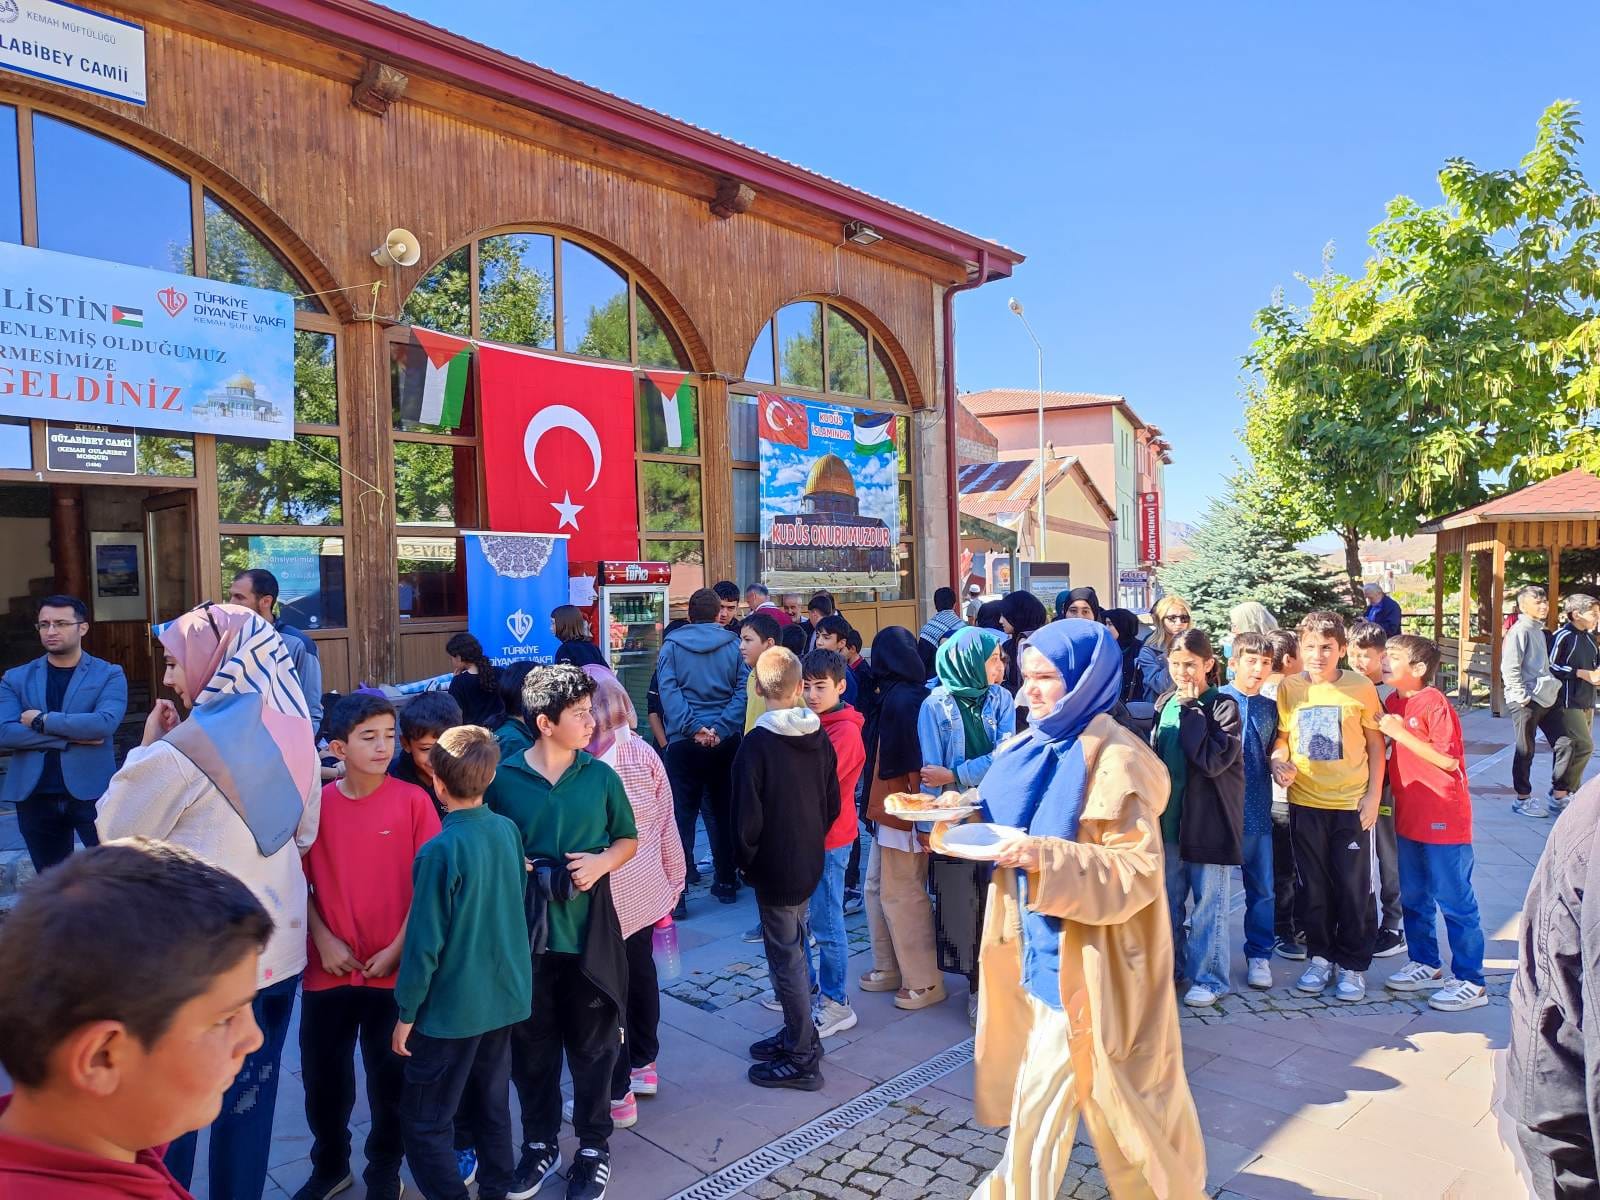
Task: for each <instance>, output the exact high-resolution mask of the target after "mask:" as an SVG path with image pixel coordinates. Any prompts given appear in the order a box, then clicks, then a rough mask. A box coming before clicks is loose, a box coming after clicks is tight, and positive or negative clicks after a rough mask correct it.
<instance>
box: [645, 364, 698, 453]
mask: <svg viewBox="0 0 1600 1200" xmlns="http://www.w3.org/2000/svg"><path fill="white" fill-rule="evenodd" d="M638 429H639V449H640V450H641V451H643V452H644V453H645V454H688V455H697V454H699V453H700V399H699V396H698V394H697V391H696V389H695V387H694V385H693V384H691V383H689V382H688V381H687V380H685V381H684V384H683V386H681V387H680V388H679V389H678V392H677V394H676V395H674V396H663V395H662V394H661V389H660V388H658V387H656V385H655V384H654V383H653V382H651V381H650V380H648V379H641V380H640V381H639V421H638Z"/></svg>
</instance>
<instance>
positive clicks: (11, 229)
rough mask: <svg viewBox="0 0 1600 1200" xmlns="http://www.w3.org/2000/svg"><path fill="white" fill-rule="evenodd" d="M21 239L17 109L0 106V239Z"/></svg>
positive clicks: (20, 180)
mask: <svg viewBox="0 0 1600 1200" xmlns="http://www.w3.org/2000/svg"><path fill="white" fill-rule="evenodd" d="M21 240H22V173H21V170H20V168H19V167H18V164H17V110H16V109H14V108H8V107H6V106H5V105H0V242H20V241H21Z"/></svg>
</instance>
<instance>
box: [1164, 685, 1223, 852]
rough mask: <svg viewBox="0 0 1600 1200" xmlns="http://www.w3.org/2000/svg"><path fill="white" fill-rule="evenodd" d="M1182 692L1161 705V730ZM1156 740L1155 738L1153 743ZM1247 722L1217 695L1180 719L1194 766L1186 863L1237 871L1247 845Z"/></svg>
mask: <svg viewBox="0 0 1600 1200" xmlns="http://www.w3.org/2000/svg"><path fill="white" fill-rule="evenodd" d="M1176 695H1177V693H1176V692H1168V693H1166V694H1165V695H1164V696H1162V697H1161V698H1160V699H1159V700H1157V701H1156V723H1155V727H1154V728H1156V729H1159V728H1160V726H1161V714H1162V712H1163V711H1164V710H1165V709H1166V707H1167V705H1168V704H1170V703H1173V702H1174V697H1175V696H1176ZM1153 737H1154V734H1153V733H1152V739H1153ZM1243 738H1244V718H1243V716H1242V715H1241V714H1240V712H1239V704H1238V702H1237V701H1236V700H1234V698H1233V697H1232V696H1229V695H1226V694H1224V693H1223V692H1220V691H1217V692H1211V693H1209V695H1208V696H1202V697H1201V698H1200V699H1199V700H1197V701H1194V702H1192V703H1190V702H1185V703H1184V704H1183V707H1182V709H1181V711H1180V712H1179V714H1178V742H1179V744H1180V745H1181V746H1182V747H1183V756H1184V758H1186V759H1188V760H1189V774H1188V779H1187V782H1186V783H1185V784H1184V788H1183V815H1182V817H1181V818H1180V820H1179V823H1178V852H1179V854H1180V855H1181V856H1182V858H1183V861H1184V862H1191V863H1214V864H1217V865H1219V866H1225V867H1236V866H1238V865H1239V863H1240V862H1241V861H1242V848H1243V844H1244V741H1243Z"/></svg>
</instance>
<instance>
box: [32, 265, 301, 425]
mask: <svg viewBox="0 0 1600 1200" xmlns="http://www.w3.org/2000/svg"><path fill="white" fill-rule="evenodd" d="M0 413H3V414H5V415H6V416H11V417H43V418H44V419H45V420H48V421H74V422H84V423H87V424H93V425H114V426H118V427H120V428H127V429H132V430H135V431H136V432H139V433H149V432H153V431H156V430H161V431H163V432H166V431H171V430H179V431H182V432H186V433H214V434H217V435H218V436H220V437H235V438H271V439H274V440H277V441H290V440H292V439H293V438H294V297H292V296H290V295H288V294H287V293H286V292H270V291H265V290H263V289H262V288H253V287H241V286H239V285H238V284H233V283H217V282H215V281H213V280H210V279H197V278H195V277H194V276H193V275H178V274H174V273H172V272H168V271H152V270H148V269H147V268H145V267H130V266H125V265H123V264H121V263H112V262H102V261H101V260H99V259H95V258H82V257H80V256H78V255H76V254H59V253H57V252H56V251H53V250H39V249H36V248H34V247H32V246H18V245H14V244H12V243H7V242H0Z"/></svg>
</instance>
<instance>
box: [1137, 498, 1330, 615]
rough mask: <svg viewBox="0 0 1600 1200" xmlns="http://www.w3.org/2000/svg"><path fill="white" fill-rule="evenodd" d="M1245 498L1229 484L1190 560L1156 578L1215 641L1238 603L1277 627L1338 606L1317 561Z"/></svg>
mask: <svg viewBox="0 0 1600 1200" xmlns="http://www.w3.org/2000/svg"><path fill="white" fill-rule="evenodd" d="M1251 499H1252V493H1251V492H1250V490H1249V488H1248V487H1243V488H1241V487H1240V486H1239V485H1238V484H1237V483H1236V482H1235V481H1230V482H1229V488H1228V494H1227V495H1226V496H1224V497H1221V498H1214V499H1212V501H1211V504H1210V506H1209V508H1207V510H1206V513H1205V516H1204V517H1202V518H1201V521H1200V524H1199V525H1198V526H1197V527H1196V530H1195V534H1194V536H1193V537H1192V538H1190V540H1189V549H1190V550H1191V551H1192V553H1191V555H1190V557H1188V558H1186V559H1183V560H1182V561H1181V562H1175V563H1172V564H1171V565H1170V566H1165V567H1162V568H1161V569H1160V570H1159V571H1158V572H1157V577H1158V578H1159V579H1160V580H1161V586H1162V587H1163V588H1165V589H1166V590H1167V591H1168V592H1171V593H1174V594H1176V595H1179V596H1182V597H1183V598H1184V599H1185V600H1186V601H1188V603H1189V608H1190V610H1191V611H1192V612H1193V613H1194V619H1195V624H1197V625H1198V626H1199V627H1200V628H1202V629H1204V630H1206V631H1207V632H1208V633H1210V634H1211V635H1212V636H1213V637H1214V638H1217V639H1220V638H1222V637H1224V636H1225V635H1226V634H1227V633H1228V628H1229V625H1228V612H1229V610H1230V609H1232V608H1233V606H1234V605H1236V604H1238V603H1240V602H1241V601H1244V600H1255V601H1258V602H1259V603H1261V604H1264V605H1266V607H1267V610H1268V611H1269V612H1271V613H1272V615H1273V616H1275V617H1276V618H1277V619H1278V621H1279V623H1280V624H1283V625H1292V624H1294V623H1295V622H1297V621H1298V620H1299V619H1300V618H1301V617H1303V616H1305V614H1306V613H1308V612H1311V611H1312V610H1313V609H1319V608H1340V607H1342V605H1341V597H1340V595H1339V592H1338V589H1337V587H1335V582H1334V579H1333V578H1331V577H1330V576H1329V575H1328V574H1327V572H1326V571H1325V570H1324V568H1323V565H1322V563H1321V561H1320V560H1319V559H1318V558H1317V557H1316V556H1315V555H1314V554H1308V553H1306V552H1305V551H1303V550H1298V549H1296V548H1295V545H1294V543H1293V541H1291V540H1290V538H1289V537H1288V536H1287V535H1286V534H1285V532H1284V530H1283V527H1282V523H1281V519H1280V518H1279V516H1278V515H1277V514H1276V513H1274V512H1272V511H1270V510H1267V511H1263V510H1260V509H1257V508H1256V507H1254V505H1253V504H1252V503H1251Z"/></svg>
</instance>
